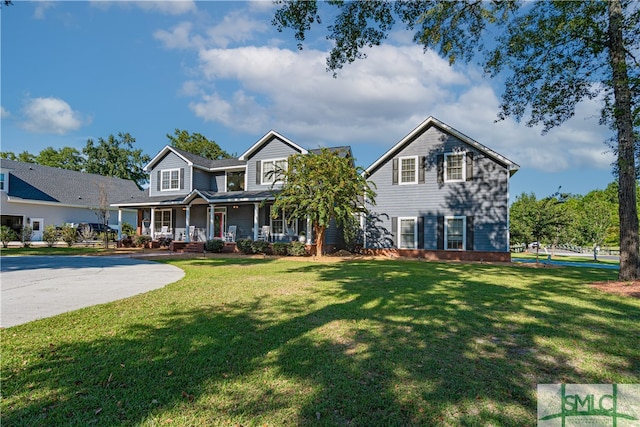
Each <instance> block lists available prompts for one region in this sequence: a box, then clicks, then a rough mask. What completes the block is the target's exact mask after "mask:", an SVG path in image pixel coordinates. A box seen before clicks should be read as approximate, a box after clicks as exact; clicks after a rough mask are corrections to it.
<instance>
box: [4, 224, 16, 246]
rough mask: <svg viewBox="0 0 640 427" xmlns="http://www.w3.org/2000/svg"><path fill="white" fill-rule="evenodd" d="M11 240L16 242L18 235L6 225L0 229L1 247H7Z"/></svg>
mask: <svg viewBox="0 0 640 427" xmlns="http://www.w3.org/2000/svg"><path fill="white" fill-rule="evenodd" d="M12 240H18V235H17V234H16V232H15V231H13V230H12V229H11V227H8V226H6V225H3V226H2V227H0V241H2V247H3V248H6V247H8V246H9V242H10V241H12Z"/></svg>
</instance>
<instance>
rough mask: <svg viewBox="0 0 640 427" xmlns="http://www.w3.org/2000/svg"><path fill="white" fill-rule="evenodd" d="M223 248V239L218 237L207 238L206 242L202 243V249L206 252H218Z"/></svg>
mask: <svg viewBox="0 0 640 427" xmlns="http://www.w3.org/2000/svg"><path fill="white" fill-rule="evenodd" d="M223 248H224V241H223V240H220V239H214V240H207V242H206V243H205V244H204V250H205V251H207V252H216V253H220V252H222V249H223Z"/></svg>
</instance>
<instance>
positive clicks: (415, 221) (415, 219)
mask: <svg viewBox="0 0 640 427" xmlns="http://www.w3.org/2000/svg"><path fill="white" fill-rule="evenodd" d="M405 220H411V221H413V247H412V248H409V247H406V246H402V221H405ZM396 230H398V231H397V232H398V249H418V217H416V216H399V217H398V224H396Z"/></svg>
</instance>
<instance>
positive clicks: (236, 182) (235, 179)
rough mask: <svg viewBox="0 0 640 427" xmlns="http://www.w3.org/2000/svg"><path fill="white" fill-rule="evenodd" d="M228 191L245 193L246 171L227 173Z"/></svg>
mask: <svg viewBox="0 0 640 427" xmlns="http://www.w3.org/2000/svg"><path fill="white" fill-rule="evenodd" d="M227 191H244V171H236V172H227Z"/></svg>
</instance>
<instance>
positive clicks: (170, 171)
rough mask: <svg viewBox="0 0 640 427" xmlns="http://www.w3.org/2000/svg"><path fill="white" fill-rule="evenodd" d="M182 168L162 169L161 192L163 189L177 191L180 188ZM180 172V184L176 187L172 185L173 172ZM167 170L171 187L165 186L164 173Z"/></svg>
mask: <svg viewBox="0 0 640 427" xmlns="http://www.w3.org/2000/svg"><path fill="white" fill-rule="evenodd" d="M180 169H181V168H171V169H160V192H163V191H176V190H180V184H181V177H180ZM174 171H175V172H178V186H177V187H176V188H173V187H171V181H172V179H171V173H172V172H174ZM165 172H168V173H169V188H164V174H165Z"/></svg>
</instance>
